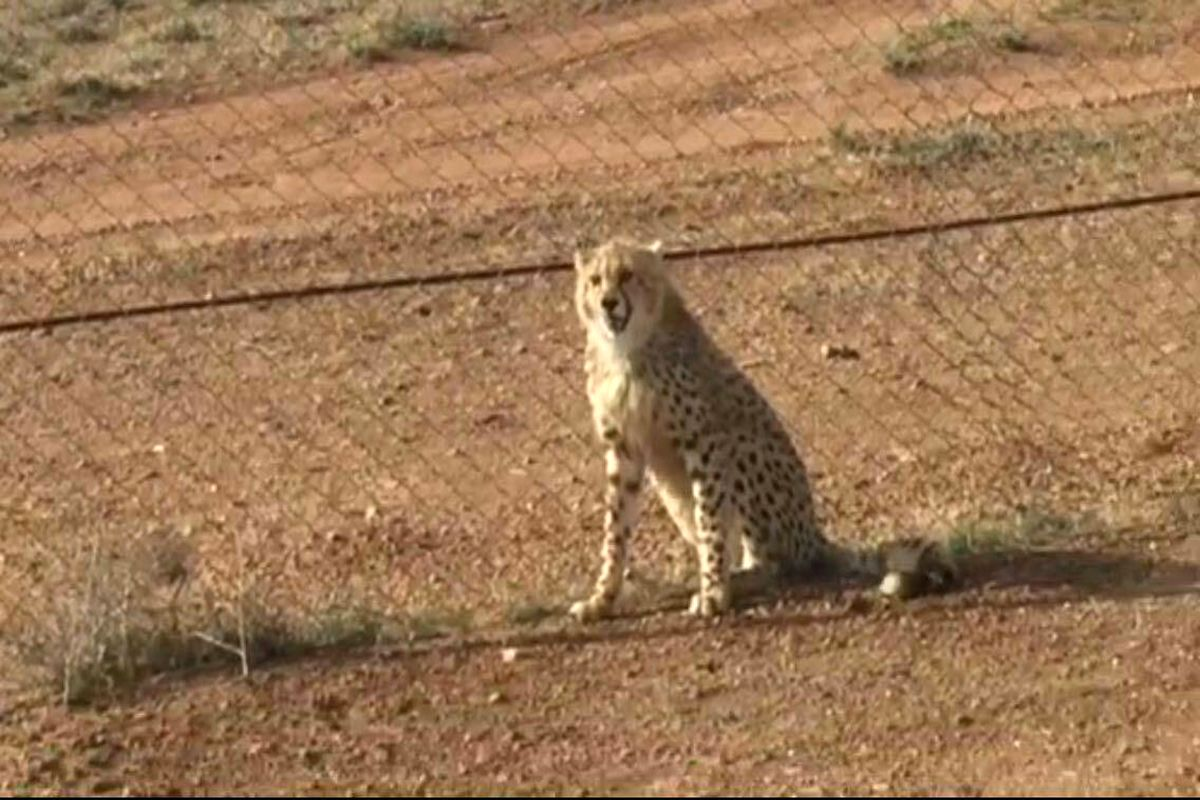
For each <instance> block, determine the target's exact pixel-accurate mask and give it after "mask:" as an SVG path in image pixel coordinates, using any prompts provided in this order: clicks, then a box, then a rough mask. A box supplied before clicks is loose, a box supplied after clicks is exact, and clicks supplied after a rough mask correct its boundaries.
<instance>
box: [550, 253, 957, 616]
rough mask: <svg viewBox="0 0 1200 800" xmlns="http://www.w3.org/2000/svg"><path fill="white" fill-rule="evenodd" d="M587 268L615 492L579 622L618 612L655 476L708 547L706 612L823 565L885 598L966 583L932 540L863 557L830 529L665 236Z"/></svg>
mask: <svg viewBox="0 0 1200 800" xmlns="http://www.w3.org/2000/svg"><path fill="white" fill-rule="evenodd" d="M574 261H575V275H576V277H575V306H576V311H577V313H578V316H579V320H580V322H581V323H582V325H583V328H584V330H585V331H586V334H587V345H586V351H585V371H586V375H587V395H588V399H589V401H590V404H591V409H592V418H593V424H594V427H595V433H596V435H597V436H598V438H599V440H600V442H601V443H602V445H603V447H604V455H605V465H606V475H607V487H606V491H605V505H606V512H605V519H604V540H603V545H602V549H601V565H600V574H599V577H598V578H597V580H596V582H595V586H594V588H593V590H592V593H591V595H590V596H589V597H588V598H587V599H585V600H580V601H578V602H575V603H573V604H572V605H571V607H570V612H569V613H570V614H571V616H573V617H574V618H576V619H577V620H579V621H581V622H583V621H591V620H595V619H598V618H601V617H605V616H608V615H609V614H610V613H611V611H612V609H613V606H614V603H615V601H616V599H617V596H618V594H619V592H620V590H621V586H622V583H623V581H624V580H625V578H626V576H627V564H628V557H627V553H628V546H629V540H630V536H631V534H632V531H633V529H634V527H635V526H636V525H637V523H638V519H639V515H640V513H641V494H642V488H643V483H644V482H645V480H646V478H647V477H649V478H650V480H651V482H652V483H653V486H654V488H655V489H656V490H657V494H658V496H659V499H660V500H661V501H662V504H663V506H664V507H665V509H666V511H667V514H668V515H669V516H670V518H671V520H672V521H673V523H674V524H675V526H676V527H677V528H678V529H679V532H680V534H682V536H683V537H684V539H685V540H686V541H687V543H688V544H689V545H690V546H691V547H692V548H694V549H695V552H696V555H697V558H698V562H699V589H698V591H696V592H695V594H693V595H692V598H691V603H690V605H689V607H688V612H689V613H691V614H693V615H697V616H700V617H716V616H719V615H721V614H723V613H725V612H726V611H728V610H729V609H730V608H731V606H732V603H733V601H734V599H735V597H736V596H739V595H741V594H742V593H743V592H746V593H750V592H754V591H761V590H762V589H764V588H769V587H770V586H771V585H773V584H774V583H775V582H776V581H778V580H780V579H781V578H783V577H785V576H786V575H789V574H793V575H794V574H799V573H802V572H804V571H806V570H809V569H812V568H814V567H819V566H825V567H832V568H834V569H836V570H838V571H839V572H842V573H850V574H858V575H862V576H864V577H870V578H873V579H882V582H881V584H880V591H881V593H882V594H885V595H893V596H910V595H912V594H915V593H921V592H926V591H932V590H936V589H938V588H941V587H946V586H949V585H950V584H951V583H952V582H953V579H954V577H955V570H954V567H953V565H952V564H951V563H950V561H949V558H948V556H947V555H946V554H945V553H944V552H943V551H942V550H941V548H938V547H936V546H935V545H933V544H932V543H930V542H925V541H922V540H919V539H903V540H899V541H896V542H894V543H892V544H891V545H889V546H887V547H883V548H879V549H864V550H859V549H856V548H852V547H848V546H844V545H840V544H837V543H835V542H833V541H831V540H830V539H828V538H827V537H826V536H825V535H824V533H823V532H822V530H821V526H820V525H819V523H818V521H817V517H816V513H815V506H814V502H813V497H812V490H811V487H810V482H809V477H808V473H807V469H806V467H805V465H804V462H803V461H802V460H801V458H800V456H799V454H798V453H797V451H796V448H795V446H794V445H793V443H792V441H791V439H790V437H789V435H788V433H787V431H786V429H785V428H784V425H783V422H782V421H781V420H780V418H779V417H778V416H777V414H776V412H775V411H774V409H773V408H772V407H771V405H770V404H769V403H768V402H767V400H766V399H765V398H764V397H763V395H762V394H760V393H759V391H758V390H757V389H756V388H755V386H754V385H753V384H752V383H751V381H750V380H749V378H747V377H746V375H745V374H744V373H743V372H742V371H741V370H740V369H739V368H738V367H737V365H735V364H734V363H733V361H732V360H731V359H730V358H729V357H728V356H727V355H726V354H725V353H724V352H722V351H721V350H720V349H719V348H718V347H717V345H716V344H715V343H714V342H713V340H712V339H711V338H710V337H709V335H708V334H707V333H706V331H705V330H704V328H703V327H702V326H701V325H700V323H699V322H698V321H697V319H696V318H695V317H694V316H693V315H692V313H691V312H690V311H689V310H688V308H687V307H686V305H685V303H684V300H683V298H682V296H681V294H680V293H679V292H678V291H677V290H676V289H675V287H674V286H673V285H672V282H671V280H670V278H669V276H668V274H667V271H666V268H665V264H664V259H663V251H662V243H661V242H654V243H652V244H649V245H644V244H640V243H637V242H634V241H632V240H628V239H622V238H617V239H612V240H610V241H609V242H607V243H605V244H603V245H601V246H599V247H597V248H594V249H590V250H587V249H580V250H576V252H575V256H574ZM735 564H736V565H738V568H737V569H735V568H734V565H735Z"/></svg>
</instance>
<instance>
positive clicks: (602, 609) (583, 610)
mask: <svg viewBox="0 0 1200 800" xmlns="http://www.w3.org/2000/svg"><path fill="white" fill-rule="evenodd" d="M610 610H611V606H610V605H609V604H607V603H603V602H597V601H596V600H594V599H589V600H577V601H576V602H574V603H572V604H571V608H570V610H569V611H568V612H567V613H568V614H570V615H571V616H572V617H573V618H574V619H575V621H576V622H595V621H596V620H598V619H602V618H604V617H606V616H608V613H609V611H610Z"/></svg>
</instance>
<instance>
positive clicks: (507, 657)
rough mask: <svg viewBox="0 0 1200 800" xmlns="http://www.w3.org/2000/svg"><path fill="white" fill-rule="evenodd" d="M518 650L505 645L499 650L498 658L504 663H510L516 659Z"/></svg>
mask: <svg viewBox="0 0 1200 800" xmlns="http://www.w3.org/2000/svg"><path fill="white" fill-rule="evenodd" d="M518 655H519V652H518V650H517V648H515V647H505V648H504V649H503V650H501V651H500V660H501V661H503V662H504V663H505V664H511V663H513V662H514V661H516V660H517V656H518Z"/></svg>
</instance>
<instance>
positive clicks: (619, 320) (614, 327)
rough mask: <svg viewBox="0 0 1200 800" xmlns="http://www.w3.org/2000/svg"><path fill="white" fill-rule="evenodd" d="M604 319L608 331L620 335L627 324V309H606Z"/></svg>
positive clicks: (625, 307)
mask: <svg viewBox="0 0 1200 800" xmlns="http://www.w3.org/2000/svg"><path fill="white" fill-rule="evenodd" d="M604 319H605V321H606V322H608V327H609V330H611V331H612V332H613V333H620V332H621V331H623V330H625V326H627V325H628V324H629V307H628V306H624V307H618V308H612V309H606V310H605V312H604Z"/></svg>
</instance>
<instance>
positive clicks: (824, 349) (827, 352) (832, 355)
mask: <svg viewBox="0 0 1200 800" xmlns="http://www.w3.org/2000/svg"><path fill="white" fill-rule="evenodd" d="M821 357H822V358H824V359H826V360H829V361H834V360H839V359H840V360H842V361H857V360H858V359H860V358H862V354H861V353H859V352H858V350H857V349H855V348H853V347H851V346H850V345H848V344H841V345H839V344H829V343H826V344H823V345H821Z"/></svg>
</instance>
